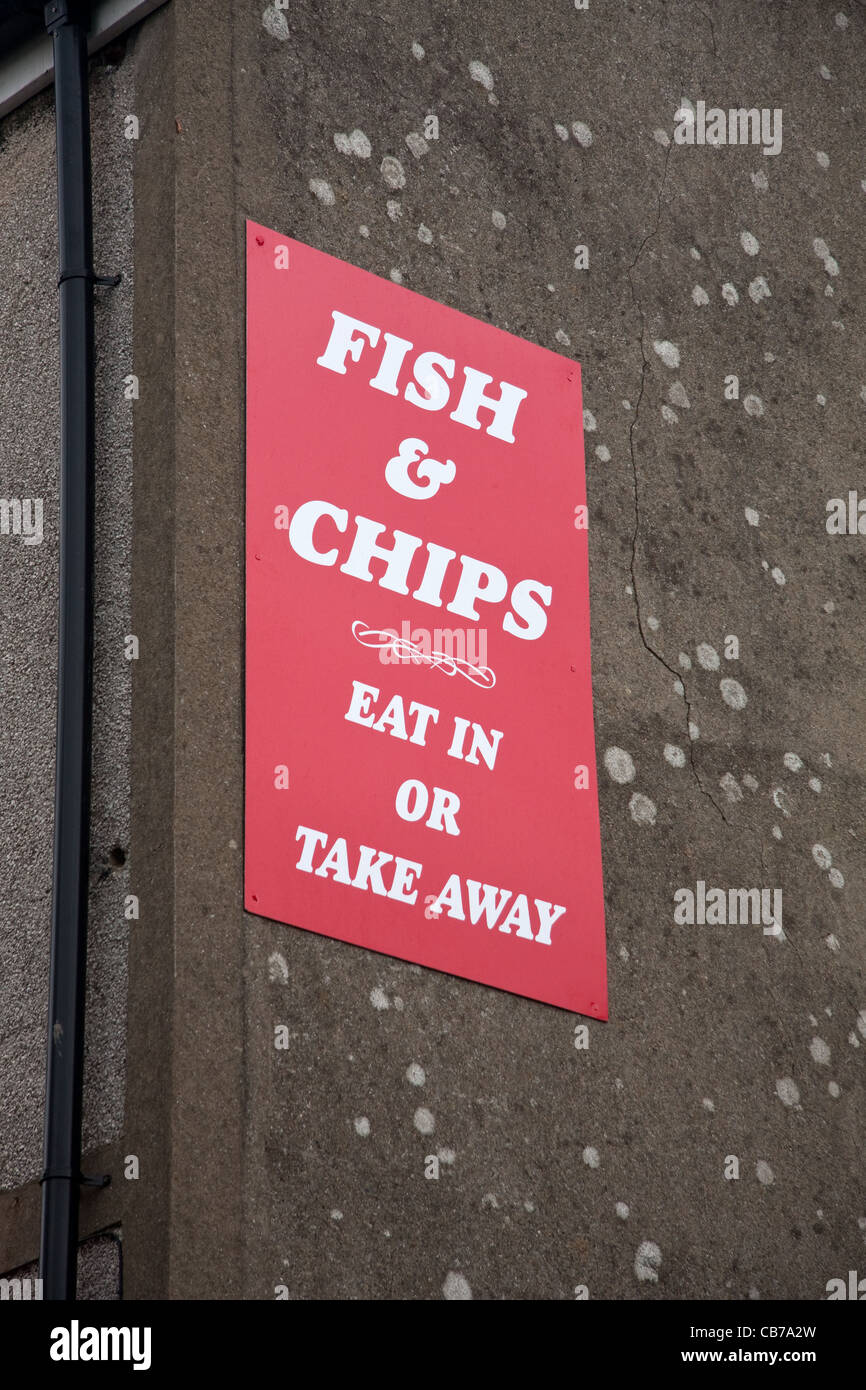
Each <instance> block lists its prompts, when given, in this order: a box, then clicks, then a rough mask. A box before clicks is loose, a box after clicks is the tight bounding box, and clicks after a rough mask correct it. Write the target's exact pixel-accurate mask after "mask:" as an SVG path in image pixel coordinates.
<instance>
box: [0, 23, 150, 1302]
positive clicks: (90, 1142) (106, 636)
mask: <svg viewBox="0 0 866 1390" xmlns="http://www.w3.org/2000/svg"><path fill="white" fill-rule="evenodd" d="M120 51H121V50H119V49H118V48H117V46H115V49H114V50H113V53H114V55H115V59H117V58H119V56H120ZM130 86H131V73H130V70H129V67H128V66H127V67H124V66H122V65H121V66H114V65H113V62H112V59H111V56H110V55H108V56H107V57H106V56H104V57H103V58H100V59H97V60H94V62H93V63H92V64H91V122H92V127H93V204H94V245H95V260H96V267H97V272H98V273H115V272H118V271H120V272H122V273H123V276H124V279H123V282H122V284H121V285H120V286H119V288H117V289H116V290H97V291H96V296H97V300H96V341H97V372H96V430H97V484H96V511H97V547H96V651H95V673H94V681H95V690H96V697H95V705H94V733H93V746H94V763H93V816H92V833H91V866H92V867H91V903H90V938H89V971H88V996H87V1046H86V1059H85V1087H86V1090H85V1121H84V1145H85V1148H91V1147H93V1146H94V1145H96V1144H104V1143H107V1142H109V1141H111V1140H113V1139H115V1138H117V1136H118V1135H119V1134H120V1132H121V1129H122V1125H123V1088H124V1046H125V1007H126V937H127V926H128V924H127V923H126V922H125V921H124V915H123V895H124V893H125V892H126V891H128V889H126V888H125V887H124V884H125V882H126V877H127V874H126V870H125V869H124V868H122V867H121V856H122V857H123V859H124V860H125V856H126V853H127V851H128V847H129V812H128V796H129V784H128V771H127V765H128V743H129V668H128V665H127V662H126V661H125V660H124V656H123V636H124V634H125V633H126V632H128V631H129V617H128V614H129V575H128V570H129V532H130V503H129V494H130V487H131V476H132V453H131V416H130V405H129V403H128V402H127V401H125V400H124V398H123V377H124V376H125V374H126V373H127V372H128V371H130V370H131V368H130V365H129V363H130V340H131V316H132V280H131V269H132V266H131V229H132V167H131V158H130V150H129V142H128V141H126V140H125V139H124V135H123V131H124V127H123V117H124V115H125V114H126V113H127V112H128V111H129V110H130V109H131V105H130V103H131V100H132V98H131V95H130ZM55 184H56V173H55V158H54V100H53V92H52V91H49V92H46V93H45V94H43V95H41V96H38V97H36V98H34V99H32V100H31V101H29V102H27V103H26V104H25V105H24V106H23V107H21V108H20V109H19V110H18V111H16V112H15V113H13V114H12V115H10V116H8V117H6V118H5V120H4V121H3V122H2V124H0V497H2V498H6V499H9V498H39V499H42V503H43V531H44V538H43V540H42V543H41V544H28V543H26V541H25V539H24V538H23V537H19V536H15V535H13V534H9V535H0V728H2V734H3V758H2V763H0V866H2V868H0V1187H3V1188H14V1187H16V1186H18V1185H19V1184H22V1183H25V1182H28V1181H30V1180H32V1179H34V1178H37V1177H38V1176H39V1174H40V1172H41V1166H42V1107H43V1103H44V1084H45V1075H44V1073H45V1041H46V1027H47V1004H48V941H49V931H50V922H51V854H52V828H53V816H54V736H55V708H56V689H55V687H56V680H57V601H58V570H57V565H58V532H59V414H58V411H59V388H58V319H57V312H58V311H57V298H58V296H57V286H56V281H57V219H56V192H55ZM113 851H114V853H113V854H112V852H113ZM85 1287H87V1283H86V1279H85ZM99 1296H101V1295H99Z"/></svg>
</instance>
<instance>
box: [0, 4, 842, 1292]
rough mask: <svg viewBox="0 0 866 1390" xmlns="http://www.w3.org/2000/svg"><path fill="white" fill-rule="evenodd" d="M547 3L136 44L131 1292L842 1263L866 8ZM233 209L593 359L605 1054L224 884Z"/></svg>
mask: <svg viewBox="0 0 866 1390" xmlns="http://www.w3.org/2000/svg"><path fill="white" fill-rule="evenodd" d="M526 16H527V11H526V7H525V6H519V5H517V4H515V3H514V2H513V0H494V3H490V4H488V5H485V6H483V7H476V6H465V5H457V4H451V3H446V2H445V0H435V2H434V0H431V2H430V3H427V4H419V5H417V6H413V7H411V9H407V7H406V6H405V5H403V4H399V3H396V0H383V2H382V3H379V4H378V5H376V6H375V7H368V6H362V5H359V4H356V3H350V4H348V5H347V4H346V3H337V0H324V2H323V3H320V4H317V5H315V6H314V5H312V4H308V3H300V4H296V5H293V6H290V7H289V9H288V10H287V11H285V12H281V11H277V10H276V9H275V8H274V7H273V6H269V7H267V9H264V8H263V6H262V4H261V3H259V4H257V5H252V4H248V3H241V2H240V0H233V3H232V4H231V5H230V6H225V7H223V8H222V9H220V10H219V11H218V12H216V13H214V12H213V7H210V8H209V10H208V15H207V22H206V24H205V23H203V22H202V12H201V8H200V7H199V6H197V5H195V4H193V3H192V0H173V3H172V4H171V5H170V6H167V7H166V8H165V9H164V10H163V11H161V12H160V13H159V14H157V15H155V16H154V17H153V18H152V19H150V20H148V21H147V22H146V23H145V24H144V25H142V26H141V28H140V30H139V31H138V33H137V35H136V38H135V43H134V46H133V52H132V54H131V56H130V58H129V59H128V60H127V63H128V64H129V65H130V70H131V71H132V72H133V73H134V80H135V95H134V110H135V112H136V113H137V114H138V116H139V119H140V121H141V139H140V141H138V142H137V143H136V145H135V148H134V150H133V151H132V158H133V159H134V197H135V209H136V216H135V243H134V257H135V270H136V274H135V304H134V325H135V326H134V339H133V361H134V370H135V371H136V372H137V373H138V374H139V376H140V378H141V382H142V394H141V400H140V401H139V402H137V403H136V405H135V412H134V458H135V468H134V477H133V534H132V614H133V616H132V629H131V630H132V631H135V632H136V633H137V634H138V635H139V638H140V641H141V650H142V658H141V660H140V661H139V662H138V663H137V664H136V666H135V669H134V671H133V672H132V673H131V679H132V687H133V695H132V710H131V719H132V724H131V729H132V736H131V752H130V755H131V784H132V801H131V815H132V821H131V827H132V828H131V852H130V859H129V883H130V885H131V886H130V888H129V889H128V891H133V892H135V893H137V894H139V895H140V899H141V920H140V922H139V923H138V924H136V925H135V927H134V930H133V931H132V933H131V937H130V955H129V1009H128V1018H127V1024H128V1044H129V1045H128V1060H127V1067H128V1070H127V1103H126V1111H125V1119H124V1127H123V1136H122V1143H121V1149H122V1154H123V1155H125V1154H130V1153H132V1154H135V1155H136V1156H137V1157H138V1158H139V1160H140V1165H141V1176H140V1178H139V1179H138V1181H136V1182H128V1183H124V1182H123V1181H122V1180H120V1187H119V1190H120V1192H121V1195H122V1206H123V1211H122V1224H123V1235H124V1289H125V1293H126V1294H127V1296H129V1297H136V1296H144V1297H172V1298H207V1297H217V1298H220V1297H242V1298H249V1299H271V1298H273V1297H274V1290H275V1287H276V1286H278V1285H285V1286H286V1288H287V1290H288V1294H289V1297H290V1298H292V1299H304V1298H324V1297H340V1298H386V1299H388V1298H413V1299H415V1298H419V1299H426V1298H439V1297H441V1296H445V1297H446V1298H465V1297H469V1296H472V1297H475V1298H489V1299H501V1298H531V1299H538V1298H556V1299H560V1298H573V1297H574V1296H575V1289H576V1288H578V1287H580V1286H585V1287H586V1288H587V1289H588V1291H589V1295H590V1297H591V1298H619V1299H631V1298H666V1299H681V1298H689V1297H697V1298H721V1299H741V1298H742V1299H746V1298H772V1297H792V1298H797V1299H807V1300H811V1299H818V1298H821V1297H822V1296H824V1291H825V1285H826V1283H827V1281H828V1280H829V1279H831V1278H834V1277H837V1276H839V1275H843V1274H844V1273H845V1271H847V1270H848V1269H849V1268H856V1267H857V1265H858V1263H861V1264H862V1259H863V1245H864V1231H866V1207H864V1196H863V1190H862V1177H861V1174H862V1161H861V1153H860V1147H861V1138H860V1136H861V1135H862V1125H863V1083H862V1058H863V1055H864V1054H863V1050H862V1045H863V1042H864V1041H866V1013H864V1009H866V994H864V985H863V969H864V940H863V932H862V924H861V923H860V922H859V920H858V916H859V914H858V903H859V895H860V892H861V891H863V857H862V853H861V849H860V839H861V834H862V831H861V825H862V822H863V809H864V759H863V754H862V751H861V746H860V739H859V731H860V729H861V728H862V727H863V717H864V704H866V700H864V695H863V689H864V685H863V678H864V674H866V673H864V656H863V650H862V641H861V640H860V631H861V628H862V623H861V621H860V616H861V611H862V606H863V597H864V593H863V582H862V578H860V576H861V574H862V558H861V554H860V546H861V545H862V544H863V543H864V542H863V538H862V537H859V536H851V537H847V536H830V535H828V534H827V531H826V529H825V517H826V512H825V505H826V502H827V500H828V499H830V498H833V497H840V496H841V497H845V496H846V495H847V492H848V489H849V488H855V487H856V486H857V472H856V466H855V461H856V452H855V449H856V441H857V438H858V434H859V431H860V429H861V428H862V420H863V411H864V409H866V405H864V399H866V385H864V383H866V359H864V354H863V350H862V347H861V346H860V339H861V336H862V334H861V332H860V324H861V322H862V312H863V293H864V281H863V274H862V264H861V260H860V256H859V245H860V242H861V241H862V234H861V218H862V204H861V200H862V198H863V196H864V194H863V188H862V187H861V181H862V180H863V178H864V173H866V171H864V169H863V167H862V155H861V152H862V148H863V135H864V131H863V117H862V115H861V114H859V110H858V104H857V93H858V92H859V90H860V88H861V87H862V79H863V63H864V59H863V52H864V45H863V39H864V17H863V14H862V13H861V11H860V9H859V8H858V7H853V6H850V7H848V8H847V9H846V10H845V11H844V12H841V11H837V9H836V5H835V3H834V4H832V5H831V4H819V5H814V4H811V3H806V0H796V3H789V4H786V5H784V6H782V5H779V6H774V7H756V6H754V5H752V4H748V3H746V0H739V2H737V0H735V3H732V4H730V5H726V6H724V7H718V6H717V7H712V8H706V7H702V6H699V5H697V4H687V3H684V0H681V2H680V3H667V4H661V3H648V4H646V5H643V6H642V7H640V9H639V10H637V9H634V10H625V9H622V8H620V7H608V6H603V5H601V4H600V3H596V2H595V0H590V5H589V8H588V9H587V10H583V11H581V10H577V9H576V8H575V7H574V6H573V5H572V4H570V3H566V0H539V3H538V4H537V5H536V6H535V7H533V11H532V22H531V24H527V18H526ZM840 16H841V17H840ZM683 97H688V98H690V99H691V100H692V101H693V102H697V101H699V100H703V101H706V103H707V104H708V106H712V105H714V104H719V105H721V106H723V107H725V108H727V107H728V106H732V105H741V104H742V105H747V106H748V105H755V106H757V107H766V108H770V109H771V110H772V109H774V108H781V110H782V113H783V117H782V119H783V127H782V128H783V145H782V150H781V153H779V154H778V155H776V156H770V157H765V156H764V155H763V154H762V152H761V150H760V148H755V147H748V148H742V147H734V148H713V147H711V146H694V147H689V146H680V145H677V144H675V143H673V142H672V139H671V137H672V134H673V128H674V112H675V111H676V109H677V107H678V106H679V104H680V101H681V98H683ZM31 109H32V107H31V108H28V110H31ZM428 115H434V116H436V117H437V119H438V123H439V135H438V139H429V140H428V141H427V148H426V150H422V147H421V146H420V145H419V144H418V141H417V140H412V141H411V142H410V143H409V144H407V138H406V137H407V136H411V135H418V134H422V133H423V130H424V121H425V117H427V116H428ZM24 119H25V118H23V117H22V120H24ZM27 119H29V117H28V118H27ZM355 131H360V132H362V133H363V137H364V138H361V136H355V137H354V139H352V140H348V141H347V140H344V139H341V138H338V137H342V136H347V137H350V136H352V132H355ZM413 147H414V148H413ZM347 148H348V149H349V150H351V151H352V152H344V151H345V150H346V149H347ZM386 156H391V157H392V159H397V160H399V162H400V165H401V166H402V172H403V181H402V182H401V181H400V180H399V179H395V178H393V177H391V179H390V182H389V181H388V179H386V177H385V176H384V175H383V172H382V161H383V159H384V158H385V157H386ZM2 158H3V152H2V151H0V159H2ZM385 169H386V172H388V171H392V170H393V165H391V164H387V165H386V166H385ZM395 183H399V184H400V186H399V187H395V186H393V185H394V184H395ZM44 196H45V198H46V199H47V198H48V196H49V195H48V192H47V191H46V193H45V195H44ZM494 214H497V215H496V216H494ZM500 214H501V215H500ZM245 217H252V218H254V219H256V220H258V221H260V222H262V223H265V224H267V225H269V226H272V227H274V228H276V229H278V230H279V231H281V232H284V233H286V234H288V235H291V236H294V237H297V238H299V239H301V240H303V241H306V242H308V243H310V244H311V245H314V246H317V247H319V248H321V249H322V250H324V251H327V252H330V253H332V254H334V255H337V256H340V257H342V258H344V259H346V260H349V261H352V262H353V263H355V264H358V265H360V266H362V267H364V268H365V269H368V270H371V271H373V272H375V273H377V274H380V275H382V276H384V277H386V278H388V277H390V278H399V279H401V280H402V283H404V284H405V285H407V286H409V287H410V288H411V289H414V290H417V291H419V292H420V293H422V294H425V295H428V296H430V297H431V298H434V299H437V300H440V301H442V302H445V303H447V304H450V305H452V306H454V307H455V308H458V309H460V310H463V311H465V312H467V313H470V314H473V315H476V316H477V317H479V318H482V319H485V320H487V321H489V322H491V323H494V324H496V325H498V326H500V327H503V328H506V329H509V330H510V331H512V332H514V333H518V334H520V335H522V336H524V337H527V338H529V339H532V340H533V341H536V342H539V343H541V344H543V345H545V346H547V347H550V348H553V349H554V350H557V351H560V352H562V353H564V354H565V355H566V356H573V357H574V358H575V359H576V360H578V361H580V362H581V364H582V368H583V384H584V395H585V406H586V410H587V415H586V418H585V431H586V445H587V474H588V487H589V501H590V519H591V529H590V556H591V598H592V637H593V667H594V688H595V702H596V705H595V707H596V730H597V745H598V746H597V751H598V759H599V769H600V774H599V776H600V787H599V793H600V799H601V812H602V837H603V857H604V865H605V887H606V903H607V916H608V942H609V970H610V991H611V1016H610V1021H609V1022H608V1023H607V1024H599V1023H594V1022H591V1023H589V1024H588V1030H589V1046H588V1048H586V1049H579V1048H577V1047H576V1046H575V1041H576V1034H575V1028H576V1026H577V1025H578V1024H580V1023H581V1022H583V1020H580V1019H578V1018H576V1017H572V1016H570V1015H568V1014H566V1013H564V1012H561V1011H557V1010H554V1009H551V1008H547V1007H545V1006H543V1005H540V1004H535V1003H532V1002H529V1001H527V1000H524V999H519V998H516V997H512V996H509V995H506V994H501V993H498V992H496V991H492V990H488V989H486V988H484V987H483V986H480V985H475V984H470V983H467V982H464V981H460V980H455V979H451V978H449V977H447V976H444V975H439V974H436V973H434V972H429V971H425V970H422V969H421V968H419V967H414V966H411V965H407V964H405V963H402V962H399V961H392V960H390V959H387V958H385V957H381V956H376V955H373V954H369V953H365V952H363V951H360V950H357V949H355V948H353V947H350V946H347V945H343V944H341V943H337V942H331V941H328V940H324V939H321V938H317V937H315V936H312V935H309V934H306V933H303V932H300V931H295V930H293V929H291V928H287V927H284V926H281V925H279V924H276V923H270V922H267V921H264V920H261V919H258V918H254V917H250V916H247V915H245V914H244V913H243V912H242V910H241V906H240V903H241V876H242V853H243V837H242V809H243V806H242V709H243V703H242V676H243V664H242V652H243V623H242V619H243V573H242V554H243V477H244V473H243V313H244V299H243V221H244V218H245ZM503 219H504V223H503ZM579 245H586V246H587V247H588V248H589V258H590V259H589V268H588V269H586V270H581V269H577V268H575V264H574V263H575V248H576V247H577V246H579ZM110 268H112V269H113V268H114V264H112V266H111V267H110ZM47 341H50V337H49V338H47ZM114 341H115V342H117V341H118V340H117V339H116V338H115V340H114ZM31 351H32V349H31ZM732 374H735V375H736V376H737V377H738V378H739V396H738V398H737V399H735V400H726V399H725V394H724V388H725V378H726V377H728V376H730V375H732ZM7 375H8V373H7ZM48 414H50V412H47V411H44V410H41V409H40V418H42V417H43V416H47V415H48ZM21 486H23V484H22V485H21ZM34 486H35V485H34ZM3 544H7V542H3ZM43 549H44V548H43ZM41 558H42V559H43V560H44V555H43V556H42V557H41ZM22 563H30V564H33V563H35V562H34V561H33V560H32V558H30V557H27V560H26V561H22ZM28 603H32V599H27V596H26V594H24V593H22V604H23V609H19V611H24V612H27V611H29V610H28V607H27V605H28ZM50 611H51V608H50V604H46V609H45V612H46V621H48V617H47V615H48V614H49V612H50ZM730 637H735V638H736V639H737V642H738V653H737V655H736V656H733V655H732V653H733V649H734V644H733V643H731V642H730V641H728V640H727V639H728V638H730ZM37 649H38V644H36V646H35V647H34V651H36V650H37ZM726 653H727V654H726ZM34 660H35V657H34ZM125 674H126V673H124V672H123V671H121V672H120V676H121V677H123V676H124V675H125ZM28 698H30V697H28V696H27V695H26V690H25V694H24V695H23V696H22V695H21V694H19V695H18V696H17V697H16V699H17V700H19V701H20V702H21V704H22V706H23V707H24V708H27V707H28V706H27V700H28ZM22 746H23V745H22ZM42 747H43V753H42V756H43V759H47V758H48V757H49V754H50V745H49V743H48V742H47V734H46V739H45V740H43V744H42ZM28 766H29V764H28ZM46 766H47V764H46ZM6 775H8V773H7V774H6ZM526 813H527V815H531V814H532V808H530V807H528V808H526ZM16 853H17V854H18V855H23V853H24V851H23V850H22V849H21V847H20V840H19V841H16ZM16 862H17V861H16ZM698 880H704V881H705V882H706V883H707V885H708V886H721V887H723V888H725V889H729V888H738V887H755V888H760V887H765V888H778V889H781V890H782V893H783V904H784V907H783V928H784V930H783V935H781V936H778V937H774V936H768V935H765V934H764V933H763V932H762V930H761V928H760V927H752V926H741V927H735V926H707V925H694V926H684V925H676V924H675V922H674V893H675V892H676V891H677V890H678V889H681V888H687V887H691V888H692V889H694V888H695V885H696V883H697V881H698ZM31 949H33V950H34V951H35V942H34V945H33V947H32V948H31ZM276 1023H286V1024H288V1026H289V1029H290V1033H291V1035H292V1045H291V1047H290V1049H289V1050H288V1051H286V1052H277V1051H275V1049H274V1047H273V1029H274V1025H275V1024H276ZM4 1065H5V1062H4ZM410 1069H411V1077H410V1074H409V1073H410ZM422 1074H423V1080H421V1077H422ZM33 1084H34V1085H35V1083H33ZM362 1121H366V1123H362ZM113 1133H114V1131H112V1134H113ZM31 1147H32V1146H31ZM118 1152H120V1151H118ZM431 1153H434V1154H438V1155H439V1157H440V1161H441V1175H440V1178H439V1180H438V1181H429V1180H426V1179H425V1177H424V1159H425V1156H426V1155H428V1154H431ZM733 1157H735V1158H736V1159H737V1160H738V1164H739V1178H737V1179H732V1178H731V1179H726V1177H725V1169H726V1160H730V1159H731V1158H733ZM727 1167H728V1171H729V1172H730V1171H732V1167H733V1165H732V1164H731V1163H730V1162H728V1163H727ZM16 1171H17V1172H18V1174H19V1175H23V1174H25V1173H26V1172H28V1171H32V1169H30V1170H28V1169H27V1168H26V1167H24V1168H22V1169H19V1170H16ZM112 1219H114V1218H112ZM105 1224H109V1223H108V1222H107V1221H106V1223H105Z"/></svg>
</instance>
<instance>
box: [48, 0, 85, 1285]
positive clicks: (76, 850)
mask: <svg viewBox="0 0 866 1390" xmlns="http://www.w3.org/2000/svg"><path fill="white" fill-rule="evenodd" d="M45 26H46V28H47V29H48V31H49V33H50V34H51V35H52V38H53V42H54V103H55V116H56V128H57V221H58V240H59V264H60V279H59V281H58V284H59V291H60V620H59V635H58V673H57V755H56V772H55V794H54V882H53V900H52V912H51V974H50V984H49V1006H48V1008H49V1013H48V1064H47V1076H46V1094H45V1131H44V1139H45V1146H44V1156H45V1171H44V1173H43V1176H42V1239H41V1247H40V1259H39V1273H40V1276H41V1278H42V1281H43V1286H42V1293H43V1298H46V1299H74V1298H75V1293H76V1272H77V1263H78V1258H77V1257H78V1199H79V1183H80V1181H81V1172H80V1164H81V1096H82V1073H83V1064H84V985H85V969H86V957H87V892H88V865H89V857H90V855H89V850H90V845H89V840H90V835H89V831H90V750H91V695H92V684H93V680H92V668H93V283H94V274H93V237H92V220H91V201H90V198H91V193H90V112H89V101H88V87H87V26H86V22H85V17H84V16H83V14H82V10H81V8H80V7H79V6H77V5H76V4H75V3H74V0H52V3H51V4H48V5H46V7H45Z"/></svg>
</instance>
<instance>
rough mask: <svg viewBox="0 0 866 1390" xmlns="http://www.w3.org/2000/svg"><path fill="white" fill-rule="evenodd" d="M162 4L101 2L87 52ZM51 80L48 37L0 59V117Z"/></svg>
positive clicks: (130, 0)
mask: <svg viewBox="0 0 866 1390" xmlns="http://www.w3.org/2000/svg"><path fill="white" fill-rule="evenodd" d="M164 4H165V0H101V3H100V4H98V5H96V6H95V7H94V11H93V16H92V19H91V24H90V32H89V33H88V36H87V47H88V50H89V52H91V53H95V52H96V50H97V49H98V48H102V47H103V46H104V45H105V44H107V43H110V42H111V40H112V39H114V38H116V37H117V35H118V34H122V33H123V31H124V29H130V28H131V27H132V25H133V24H138V22H139V20H142V19H145V18H146V17H147V15H149V14H152V12H153V11H154V10H158V9H159V7H160V5H164ZM53 78H54V57H53V45H52V42H51V37H50V35H49V34H47V33H46V34H44V35H40V37H39V38H37V39H31V40H30V42H29V43H26V44H22V45H21V47H20V48H18V49H16V50H15V52H14V53H11V54H9V55H8V57H5V58H0V117H2V116H6V115H8V113H9V112H10V111H14V110H15V107H16V106H20V105H21V104H22V103H23V102H25V101H27V100H28V99H29V98H30V97H32V96H34V95H35V93H36V92H41V91H42V89H43V88H44V87H48V86H50V84H51V82H52V81H53Z"/></svg>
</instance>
